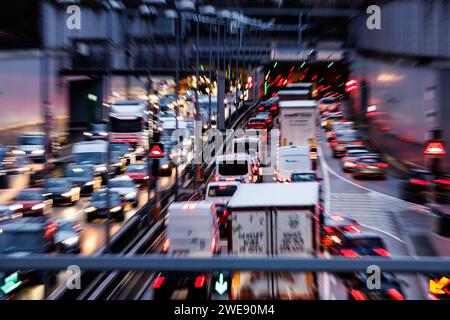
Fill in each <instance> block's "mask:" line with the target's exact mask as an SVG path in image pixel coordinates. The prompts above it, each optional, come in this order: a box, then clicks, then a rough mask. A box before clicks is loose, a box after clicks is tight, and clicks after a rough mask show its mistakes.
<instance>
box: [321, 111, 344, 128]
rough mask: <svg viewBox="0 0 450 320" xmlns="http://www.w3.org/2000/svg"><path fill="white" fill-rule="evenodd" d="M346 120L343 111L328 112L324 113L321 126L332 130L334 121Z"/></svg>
mask: <svg viewBox="0 0 450 320" xmlns="http://www.w3.org/2000/svg"><path fill="white" fill-rule="evenodd" d="M344 121H346V120H345V118H344V116H343V114H342V112H336V113H328V114H325V115H322V117H321V121H320V126H321V127H322V128H323V129H325V130H326V131H329V130H331V125H332V124H333V123H334V122H344Z"/></svg>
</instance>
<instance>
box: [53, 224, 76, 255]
mask: <svg viewBox="0 0 450 320" xmlns="http://www.w3.org/2000/svg"><path fill="white" fill-rule="evenodd" d="M55 222H56V223H57V224H58V229H57V231H56V233H55V246H56V248H57V249H58V251H59V252H62V253H80V252H81V232H82V228H81V226H80V225H79V224H77V223H74V222H73V221H70V220H67V219H55Z"/></svg>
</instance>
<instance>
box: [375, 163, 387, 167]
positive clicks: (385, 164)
mask: <svg viewBox="0 0 450 320" xmlns="http://www.w3.org/2000/svg"><path fill="white" fill-rule="evenodd" d="M377 166H379V167H380V168H387V167H388V164H387V163H383V162H380V163H378V164H377Z"/></svg>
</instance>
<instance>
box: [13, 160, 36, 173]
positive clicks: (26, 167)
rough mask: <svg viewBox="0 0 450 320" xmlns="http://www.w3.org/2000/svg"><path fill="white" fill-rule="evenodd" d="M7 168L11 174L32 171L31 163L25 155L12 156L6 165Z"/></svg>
mask: <svg viewBox="0 0 450 320" xmlns="http://www.w3.org/2000/svg"><path fill="white" fill-rule="evenodd" d="M7 168H8V169H9V171H10V172H11V173H13V174H20V173H28V174H32V173H33V172H34V169H33V165H32V163H31V162H30V160H29V159H28V157H26V156H15V157H12V158H11V160H10V162H9V163H8V165H7Z"/></svg>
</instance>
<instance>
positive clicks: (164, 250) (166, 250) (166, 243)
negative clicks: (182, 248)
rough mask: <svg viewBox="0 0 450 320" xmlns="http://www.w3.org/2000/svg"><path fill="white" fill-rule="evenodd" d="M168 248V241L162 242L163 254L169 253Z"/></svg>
mask: <svg viewBox="0 0 450 320" xmlns="http://www.w3.org/2000/svg"><path fill="white" fill-rule="evenodd" d="M169 248H170V239H167V240H166V241H164V244H163V252H164V253H167V252H168V251H169Z"/></svg>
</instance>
